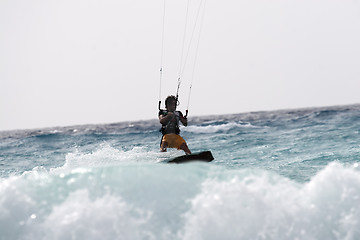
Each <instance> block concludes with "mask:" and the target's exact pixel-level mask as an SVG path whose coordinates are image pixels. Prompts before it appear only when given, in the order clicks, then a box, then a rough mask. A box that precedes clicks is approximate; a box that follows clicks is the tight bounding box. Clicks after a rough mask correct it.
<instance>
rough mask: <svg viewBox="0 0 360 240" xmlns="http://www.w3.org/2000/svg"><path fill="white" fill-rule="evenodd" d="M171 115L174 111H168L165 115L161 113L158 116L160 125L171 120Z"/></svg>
mask: <svg viewBox="0 0 360 240" xmlns="http://www.w3.org/2000/svg"><path fill="white" fill-rule="evenodd" d="M173 115H174V113H172V112H168V113H167V115H162V114H161V115H160V116H159V120H160V123H161V124H162V125H166V124H167V123H168V122H169V121H170V120H171V118H173Z"/></svg>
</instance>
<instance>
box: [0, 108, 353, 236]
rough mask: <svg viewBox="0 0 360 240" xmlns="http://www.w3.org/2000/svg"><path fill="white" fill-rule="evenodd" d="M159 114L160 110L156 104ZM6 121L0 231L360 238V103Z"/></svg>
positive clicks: (0, 163)
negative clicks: (180, 140)
mask: <svg viewBox="0 0 360 240" xmlns="http://www.w3.org/2000/svg"><path fill="white" fill-rule="evenodd" d="M154 115H156V113H155V114H154ZM159 128H160V124H159V123H158V121H157V120H151V121H138V122H123V123H116V124H106V125H82V126H72V127H56V128H47V129H34V130H17V131H3V132H0V239H1V240H5V239H6V240H9V239H64V240H69V239H81V240H83V239H96V240H98V239H112V240H113V239H131V240H132V239H150V240H151V239H167V240H168V239H189V240H190V239H191V240H193V239H204V240H205V239H206V240H209V239H246V240H247V239H276V240H279V239H304V240H309V239H327V240H328V239H348V240H350V239H354V240H355V239H360V171H359V170H360V167H359V163H360V105H350V106H337V107H324V108H308V109H293V110H283V111H272V112H254V113H242V114H234V115H222V116H217V115H215V116H208V117H191V116H190V117H189V126H188V127H182V128H181V135H182V136H183V137H184V138H185V139H186V140H187V142H188V145H189V147H190V149H191V150H192V151H193V152H198V151H203V150H211V151H212V153H213V155H214V157H215V160H214V161H213V162H211V163H199V162H195V163H188V164H166V163H165V161H166V159H168V158H171V157H174V156H179V155H182V154H183V153H182V152H180V151H177V150H170V151H169V152H167V153H160V152H159V141H160V138H161V135H160V133H159Z"/></svg>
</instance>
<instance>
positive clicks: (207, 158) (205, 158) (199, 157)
mask: <svg viewBox="0 0 360 240" xmlns="http://www.w3.org/2000/svg"><path fill="white" fill-rule="evenodd" d="M212 160H214V157H213V155H212V153H211V152H210V151H204V152H199V153H192V154H188V155H183V156H179V157H175V158H172V159H170V160H168V161H167V163H187V162H197V161H200V162H211V161H212Z"/></svg>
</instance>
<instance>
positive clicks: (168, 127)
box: [159, 110, 183, 135]
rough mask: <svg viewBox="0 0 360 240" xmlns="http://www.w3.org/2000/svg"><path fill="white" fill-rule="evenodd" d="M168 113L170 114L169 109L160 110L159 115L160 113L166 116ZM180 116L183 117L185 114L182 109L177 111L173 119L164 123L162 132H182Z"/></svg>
mask: <svg viewBox="0 0 360 240" xmlns="http://www.w3.org/2000/svg"><path fill="white" fill-rule="evenodd" d="M167 114H168V111H167V110H160V111H159V116H160V115H163V116H166V115H167ZM180 117H183V114H182V113H181V112H180V111H175V112H174V117H173V118H172V119H170V120H169V121H168V122H167V123H166V124H163V125H162V127H161V129H160V131H161V133H162V134H163V135H165V134H169V133H175V134H179V133H180V128H179V119H180Z"/></svg>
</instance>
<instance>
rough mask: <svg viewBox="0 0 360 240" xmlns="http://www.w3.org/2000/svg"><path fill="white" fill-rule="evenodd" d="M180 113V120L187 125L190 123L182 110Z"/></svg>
mask: <svg viewBox="0 0 360 240" xmlns="http://www.w3.org/2000/svg"><path fill="white" fill-rule="evenodd" d="M179 113H180V114H179V115H180V122H181V123H182V124H183V125H184V126H185V127H186V126H187V124H188V121H187V118H185V117H184V116H183V114H182V112H179Z"/></svg>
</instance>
